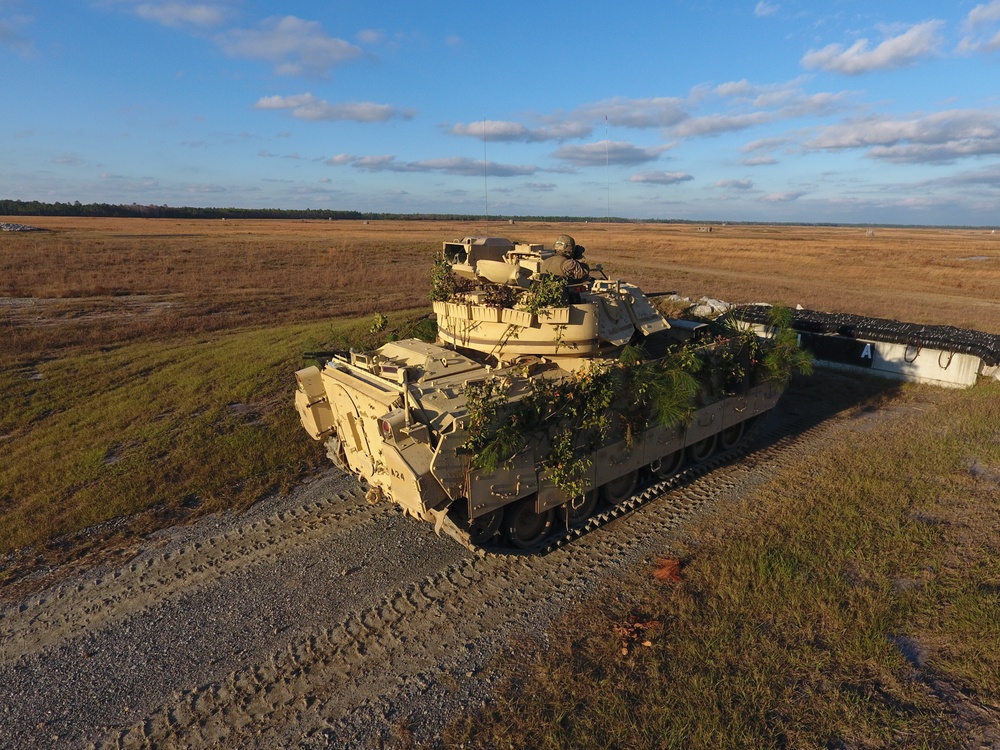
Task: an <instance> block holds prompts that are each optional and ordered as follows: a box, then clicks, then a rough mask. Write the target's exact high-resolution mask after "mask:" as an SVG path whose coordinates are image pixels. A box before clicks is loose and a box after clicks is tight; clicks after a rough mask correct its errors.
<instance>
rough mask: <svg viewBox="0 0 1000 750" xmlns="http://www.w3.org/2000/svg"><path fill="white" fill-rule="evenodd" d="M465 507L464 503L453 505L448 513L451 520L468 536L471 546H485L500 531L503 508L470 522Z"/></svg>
mask: <svg viewBox="0 0 1000 750" xmlns="http://www.w3.org/2000/svg"><path fill="white" fill-rule="evenodd" d="M465 506H466V503H465V502H464V501H463V502H459V503H455V505H453V506H452V507H451V510H450V511H449V515H450V516H451V520H452V521H454V522H455V525H456V526H458V528H460V529H461V530H462V531H464V532H465V533H467V534H468V535H469V541H470V542H471V543H472V544H475V545H480V544H486V543H487V542H488V541H489V540H490V539H492V538H493V537H495V536H496V535H497V532H498V531H500V524H501V523H503V508H496V509H494V510H491V511H490V512H489V513H486V514H484V515H481V516H478V517H476V518H473V519H472V520H471V521H470V520H469V511H468V509H467V508H466V507H465Z"/></svg>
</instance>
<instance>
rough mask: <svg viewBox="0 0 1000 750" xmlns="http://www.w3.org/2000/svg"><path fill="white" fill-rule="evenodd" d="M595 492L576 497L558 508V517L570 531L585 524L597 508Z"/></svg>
mask: <svg viewBox="0 0 1000 750" xmlns="http://www.w3.org/2000/svg"><path fill="white" fill-rule="evenodd" d="M597 500H598V498H597V490H591V491H590V492H585V493H584V494H582V495H577V496H576V497H575V498H573V499H572V500H570V501H569V502H568V503H566V504H565V505H563V506H560V508H559V517H560V519H561V520H562V521H564V522H565V523H566V525H567V526H568V527H569V528H571V529H578V528H580V527H581V526H583V525H584V524H585V523H587V519H588V518H590V517H591V516H592V515H594V510H595V509H596V508H597Z"/></svg>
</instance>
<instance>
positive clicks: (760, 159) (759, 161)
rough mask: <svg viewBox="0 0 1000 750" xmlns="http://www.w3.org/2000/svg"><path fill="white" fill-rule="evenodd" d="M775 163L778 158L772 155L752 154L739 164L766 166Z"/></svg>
mask: <svg viewBox="0 0 1000 750" xmlns="http://www.w3.org/2000/svg"><path fill="white" fill-rule="evenodd" d="M777 163H778V160H777V159H775V158H774V157H773V156H753V157H751V158H749V159H744V160H743V161H741V162H740V164H742V165H743V166H746V167H766V166H769V165H771V164H777Z"/></svg>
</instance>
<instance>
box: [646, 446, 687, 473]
mask: <svg viewBox="0 0 1000 750" xmlns="http://www.w3.org/2000/svg"><path fill="white" fill-rule="evenodd" d="M683 465H684V449H683V448H681V449H679V450H675V451H674V452H673V453H669V454H667V455H666V456H664V457H663V458H658V459H656V460H655V461H653V462H652V463H651V464H650V465H649V470H650V471H651V472H652V473H653V476H654V477H656V478H657V479H669V478H670V477H672V476H673V475H674V474H676V473H677V472H678V471H680V470H681V467H682V466H683Z"/></svg>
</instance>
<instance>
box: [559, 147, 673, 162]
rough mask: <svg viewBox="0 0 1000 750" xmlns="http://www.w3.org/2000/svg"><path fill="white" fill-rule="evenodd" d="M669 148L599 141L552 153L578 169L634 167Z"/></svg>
mask: <svg viewBox="0 0 1000 750" xmlns="http://www.w3.org/2000/svg"><path fill="white" fill-rule="evenodd" d="M667 148H669V147H668V146H656V147H653V148H640V147H639V146H634V145H633V144H631V143H625V142H622V141H616V142H610V141H597V142H596V143H586V144H583V145H581V146H562V147H560V148H557V149H556V150H555V151H553V152H552V156H553V158H556V159H559V160H560V161H565V162H569V163H570V164H573V165H575V166H578V167H596V166H604V165H605V164H616V165H623V164H624V165H634V164H643V163H645V162H649V161H656V160H657V159H659V158H660V154H662V153H663V152H664V151H665V150H667Z"/></svg>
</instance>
